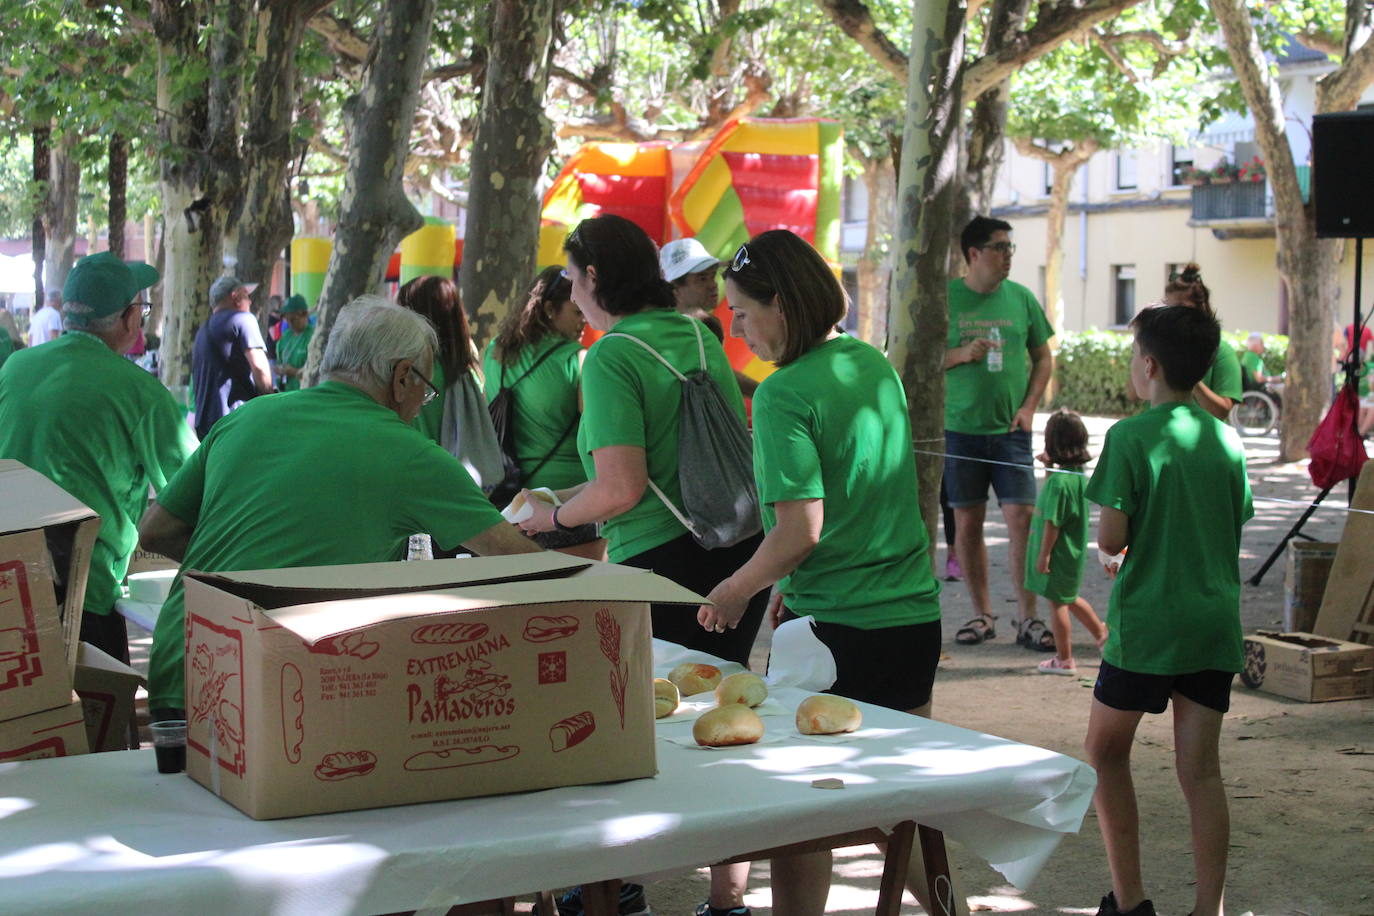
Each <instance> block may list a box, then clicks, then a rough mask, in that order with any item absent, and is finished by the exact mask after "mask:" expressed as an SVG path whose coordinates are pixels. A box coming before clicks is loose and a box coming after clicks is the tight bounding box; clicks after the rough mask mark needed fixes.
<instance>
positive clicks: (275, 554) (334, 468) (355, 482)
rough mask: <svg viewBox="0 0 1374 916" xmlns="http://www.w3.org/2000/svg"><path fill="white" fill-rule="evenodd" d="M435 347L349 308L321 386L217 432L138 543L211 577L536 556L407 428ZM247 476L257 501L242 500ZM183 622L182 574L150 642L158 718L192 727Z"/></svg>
mask: <svg viewBox="0 0 1374 916" xmlns="http://www.w3.org/2000/svg"><path fill="white" fill-rule="evenodd" d="M437 347H438V343H437V338H436V337H435V333H434V329H433V327H431V326H430V324H429V322H428V321H426V320H425V319H424V318H423V317H421V316H420V315H418V314H416V313H415V312H412V311H409V310H407V309H403V308H400V307H399V306H395V305H392V304H390V303H388V302H386V301H385V300H382V299H380V298H378V297H373V296H363V297H361V298H360V299H357V300H355V301H354V302H352V303H350V304H349V305H348V306H347V307H345V308H344V309H343V310H342V311H341V313H340V315H339V318H338V320H337V322H336V323H335V325H334V329H333V331H332V333H331V334H330V337H329V346H328V347H327V348H326V350H325V353H324V358H323V359H322V360H321V361H320V378H321V379H322V381H321V383H320V384H318V385H316V386H315V387H313V388H305V389H302V390H300V391H288V392H286V393H284V394H277V395H273V396H271V397H265V398H256V399H254V400H253V401H251V402H250V403H248V404H245V405H244V406H243V408H241V409H240V410H236V411H234V413H232V414H230V415H229V416H228V417H226V418H225V419H224V420H223V421H222V422H220V423H217V424H216V425H215V428H214V429H212V430H211V431H210V434H209V435H208V436H206V438H205V441H204V442H202V443H201V446H200V448H199V449H198V450H197V451H196V453H195V455H194V456H193V457H192V458H191V460H190V461H188V462H187V463H186V466H185V467H183V468H182V469H181V472H180V473H179V474H177V476H176V477H175V478H174V479H173V480H172V482H171V483H170V484H169V485H168V486H167V489H166V490H165V491H163V492H162V493H159V494H158V500H157V502H156V503H155V504H154V505H153V506H152V507H151V508H149V510H148V513H147V515H145V516H144V518H143V521H142V522H141V523H140V524H139V534H140V535H141V537H142V542H143V546H144V547H146V548H147V549H149V550H153V551H155V552H157V553H161V554H163V555H164V556H168V557H171V558H172V559H174V560H177V561H179V562H180V563H181V566H182V569H198V570H204V571H207V572H230V571H233V570H242V569H279V568H284V567H295V566H331V565H341V564H348V563H382V562H387V561H391V560H401V559H404V558H405V552H406V544H407V541H408V540H409V536H410V535H411V534H415V533H424V534H428V535H430V537H431V538H432V539H433V540H434V542H435V544H436V546H438V547H440V548H442V549H452V548H456V547H458V546H459V545H460V544H461V545H463V546H464V547H466V548H467V549H468V550H470V551H471V552H473V553H478V554H484V555H491V554H513V553H532V552H536V551H538V550H539V548H538V547H537V546H536V545H535V544H534V542H533V541H531V540H529V539H528V538H526V537H525V536H524V535H522V534H520V532H518V531H517V530H516V529H515V528H514V526H512V525H510V524H509V523H507V522H506V520H505V519H503V518H502V517H501V513H500V512H498V511H496V509H495V507H493V506H492V504H491V503H490V502H488V501H487V498H486V496H484V495H483V494H482V491H481V490H479V489H478V488H477V485H476V484H475V483H473V481H472V477H470V476H469V475H468V472H467V471H466V470H464V469H463V466H462V464H460V463H459V462H458V461H456V460H454V458H453V456H452V455H450V454H449V453H448V452H447V451H445V450H444V449H443V448H441V447H440V446H439V445H438V444H437V443H435V442H434V441H433V440H431V439H429V438H427V437H426V436H425V435H424V434H423V433H421V432H419V431H418V430H416V429H414V428H413V427H412V426H411V425H410V421H411V420H413V419H414V418H415V415H416V414H417V413H419V411H420V407H421V406H423V405H424V404H426V403H428V402H430V401H432V400H433V399H434V398H435V397H436V396H437V395H438V391H437V389H435V388H434V385H433V382H431V381H430V380H431V379H432V378H433V372H434V353H435V350H436V349H437ZM248 476H253V477H254V478H255V479H256V488H255V489H256V491H257V493H258V494H260V495H259V496H258V497H256V498H255V497H254V495H253V494H252V493H245V490H244V484H243V482H244V480H245V479H246V477H248ZM185 621H186V606H185V592H184V591H183V588H182V582H181V578H180V577H178V578H177V579H176V580H175V581H174V582H173V583H172V590H171V593H170V594H169V595H168V598H167V601H166V603H165V604H163V606H162V612H161V613H160V614H159V615H158V621H157V629H156V630H155V631H154V633H153V650H152V654H151V655H150V657H149V663H148V707H149V711H150V714H151V715H152V716H153V718H154V720H159V719H179V718H184V709H185V706H186V697H185V692H184V690H185V688H184V679H183V671H184V668H183V660H184V657H185ZM178 713H183V714H181V715H179V714H178Z"/></svg>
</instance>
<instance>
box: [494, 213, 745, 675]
mask: <svg viewBox="0 0 1374 916" xmlns="http://www.w3.org/2000/svg"><path fill="white" fill-rule="evenodd" d="M563 250H564V251H565V252H566V253H567V256H568V266H567V275H568V279H569V280H570V281H572V298H573V302H575V303H576V304H577V307H578V308H579V309H581V310H582V314H583V316H585V317H586V319H587V323H588V324H590V325H591V326H592V327H593V328H595V329H597V330H599V331H605V332H607V333H606V334H605V335H604V336H603V337H601V338H600V339H599V340H597V341H596V343H594V344H592V347H591V349H590V350H588V352H587V357H586V360H585V362H584V364H583V367H582V401H583V409H582V410H583V412H582V424H581V427H580V429H579V430H578V434H577V445H578V448H577V450H578V454H579V455H580V456H581V458H582V463H583V466H584V468H585V469H586V471H587V476H588V482H587V483H586V484H584V485H582V486H580V487H572V488H568V489H565V490H562V491H560V492H558V497H559V499H560V500H562V504H561V505H559V506H558V507H557V509H556V510H554V509H552V508H551V507H549V506H548V505H547V504H546V503H541V502H539V501H537V500H536V501H533V502H532V505H534V506H535V508H536V511H535V514H534V515H533V517H531V518H530V519H529V520H528V521H526V522H524V523H522V525H521V527H523V528H524V529H525V530H526V531H527V532H531V533H533V532H540V531H550V530H555V529H557V530H566V529H569V528H575V527H577V526H579V525H584V524H586V523H588V522H601V523H602V527H601V531H602V534H603V535H604V536H605V537H606V538H607V540H608V542H609V555H610V559H611V562H613V563H623V564H625V565H627V566H637V567H640V568H643V569H652V570H653V571H654V572H656V573H658V574H659V575H661V576H664V577H666V578H668V579H671V580H673V581H674V582H677V583H678V584H679V585H682V586H684V587H686V588H690V589H692V590H693V591H695V592H697V593H699V594H702V595H705V594H707V593H708V592H710V591H711V589H713V588H715V587H716V585H717V584H718V583H720V582H721V581H723V580H724V579H726V578H728V577H729V576H730V575H731V574H732V573H734V571H735V570H736V569H738V568H739V566H740V565H741V564H742V563H743V562H744V561H745V560H747V559H748V558H749V557H750V556H752V555H753V552H754V549H755V548H756V547H757V546H758V544H759V540H760V538H761V534H760V532H761V522H760V521H759V518H758V500H757V496H756V493H755V491H754V486H753V469H752V458H751V456H750V454H749V451H748V432H747V430H746V428H745V426H744V398H743V396H742V395H741V394H740V391H739V385H738V384H737V383H736V382H735V377H734V372H733V370H732V369H731V367H730V362H729V360H728V359H726V356H725V351H724V350H723V349H722V348H721V345H720V343H719V342H718V341H717V340H716V338H715V337H714V336H713V335H712V334H711V333H710V332H709V331H708V330H706V329H705V328H704V327H703V326H702V324H701V322H700V321H697V320H696V319H694V318H688V317H687V316H685V315H681V314H679V313H678V312H677V311H676V309H675V308H674V301H675V300H674V296H673V288H672V286H671V285H669V284H668V282H667V281H665V280H664V279H663V275H662V273H661V272H660V270H659V263H658V253H657V250H656V249H655V247H654V243H653V242H652V241H651V240H650V239H649V237H648V236H647V235H646V234H645V233H644V230H642V229H640V228H639V226H637V225H635V224H634V223H633V222H631V221H630V220H627V219H625V218H623V217H620V216H613V215H606V216H598V217H595V218H593V219H588V220H583V221H582V222H581V223H579V224H578V226H577V228H575V229H574V230H573V231H572V232H571V233H570V234H569V235H568V238H567V240H566V241H565V242H564V244H563ZM683 430H687V435H686V436H685V437H684V435H683V434H682V433H683ZM721 497H724V499H721ZM767 600H768V593H767V591H766V590H765V591H761V592H759V594H757V595H753V596H751V597H750V599H749V601H748V602H747V605H748V606H747V608H746V610H745V611H744V614H743V616H742V618H741V620H740V622H739V625H738V627H736V628H735V629H733V630H730V631H728V632H722V633H710V632H706V631H704V630H702V628H701V627H699V626H697V623H696V619H695V616H694V615H693V613H692V611H691V610H690V609H688V608H684V607H681V606H672V605H655V606H654V607H653V609H652V610H653V629H654V636H656V637H658V638H659V639H665V640H668V641H669V642H674V643H678V644H680V645H683V646H686V647H688V648H691V649H698V650H700V651H703V652H709V653H711V654H712V655H716V656H718V657H720V658H724V659H728V660H730V661H735V662H739V663H740V664H742V665H746V666H747V665H748V664H749V650H750V649H751V647H752V646H753V644H754V637H755V635H756V634H757V633H758V629H759V624H760V623H761V622H762V621H763V614H764V610H765V605H766V604H767Z"/></svg>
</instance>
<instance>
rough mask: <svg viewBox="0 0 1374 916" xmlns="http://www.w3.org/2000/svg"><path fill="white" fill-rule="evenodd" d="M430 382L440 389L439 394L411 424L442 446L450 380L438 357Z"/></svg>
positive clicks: (421, 410)
mask: <svg viewBox="0 0 1374 916" xmlns="http://www.w3.org/2000/svg"><path fill="white" fill-rule="evenodd" d="M433 373H434V374H433V375H431V376H430V379H429V380H430V382H431V383H432V384H433V385H434V387H435V388H437V389H439V396H438V397H436V398H435V399H434V400H432V401H430V402H429V403H428V404H425V405H424V406H422V407H421V408H420V412H419V413H417V414H416V415H415V419H414V420H411V421H410V425H411V426H413V427H415V428H416V429H418V430H419V431H420V432H421V433H423V434H424V437H425V438H426V439H428V440H429V441H430V442H433V443H434V444H435V445H438V446H442V445H443V444H444V442H443V432H444V401H446V400H448V381H447V380H446V379H445V378H444V367H443V365H442V364H441V363H440V362H439V361H438V360H437V359H436V360H435V361H434V369H433Z"/></svg>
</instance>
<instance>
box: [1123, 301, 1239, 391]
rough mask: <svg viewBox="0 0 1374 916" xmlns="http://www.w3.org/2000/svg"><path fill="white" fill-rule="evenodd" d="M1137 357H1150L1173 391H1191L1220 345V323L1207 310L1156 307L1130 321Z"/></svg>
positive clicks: (1172, 306) (1210, 363)
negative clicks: (1136, 346)
mask: <svg viewBox="0 0 1374 916" xmlns="http://www.w3.org/2000/svg"><path fill="white" fill-rule="evenodd" d="M1131 327H1132V328H1133V329H1134V330H1135V340H1136V343H1137V344H1138V345H1139V346H1140V352H1141V355H1144V356H1152V357H1154V359H1155V362H1157V363H1159V366H1160V368H1161V369H1163V370H1164V381H1165V383H1166V384H1167V385H1168V386H1169V387H1170V388H1172V389H1173V390H1175V391H1192V390H1193V386H1194V385H1196V384H1197V383H1198V382H1200V381H1202V377H1203V376H1204V375H1206V374H1207V369H1208V368H1209V367H1210V366H1211V365H1212V360H1213V359H1214V358H1215V357H1216V354H1217V347H1218V346H1219V345H1220V344H1221V324H1220V323H1219V322H1218V321H1217V319H1216V316H1215V315H1213V314H1212V313H1211V311H1210V310H1204V309H1200V308H1193V307H1192V306H1188V305H1160V306H1156V307H1155V308H1150V309H1145V310H1144V311H1142V312H1141V313H1140V314H1138V315H1136V316H1135V318H1134V319H1132V320H1131Z"/></svg>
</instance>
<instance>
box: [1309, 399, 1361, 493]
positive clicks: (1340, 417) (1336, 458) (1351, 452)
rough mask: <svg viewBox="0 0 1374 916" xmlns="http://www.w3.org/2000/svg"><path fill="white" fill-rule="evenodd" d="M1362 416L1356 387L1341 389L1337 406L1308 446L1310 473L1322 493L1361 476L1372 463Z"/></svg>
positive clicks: (1319, 427)
mask: <svg viewBox="0 0 1374 916" xmlns="http://www.w3.org/2000/svg"><path fill="white" fill-rule="evenodd" d="M1359 416H1360V399H1359V396H1358V395H1356V394H1355V386H1354V385H1343V386H1341V390H1340V392H1339V393H1338V394H1337V395H1336V403H1334V404H1332V405H1331V409H1330V410H1328V411H1327V412H1326V416H1325V417H1323V418H1322V421H1321V422H1320V423H1318V424H1317V429H1316V431H1315V432H1313V433H1312V439H1311V441H1309V442H1308V443H1307V453H1308V454H1309V455H1311V456H1312V463H1311V464H1309V465H1308V467H1307V473H1308V474H1310V475H1312V482H1313V483H1314V484H1316V485H1317V486H1319V487H1321V488H1322V489H1323V490H1329V489H1330V488H1332V487H1334V486H1335V485H1336V484H1338V483H1340V482H1341V481H1343V480H1349V479H1350V478H1352V477H1357V476H1359V473H1360V468H1361V467H1362V466H1363V465H1364V463H1365V462H1366V461H1368V460H1369V455H1368V454H1366V453H1365V450H1364V440H1362V439H1361V438H1360V432H1359V425H1358V421H1359Z"/></svg>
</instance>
